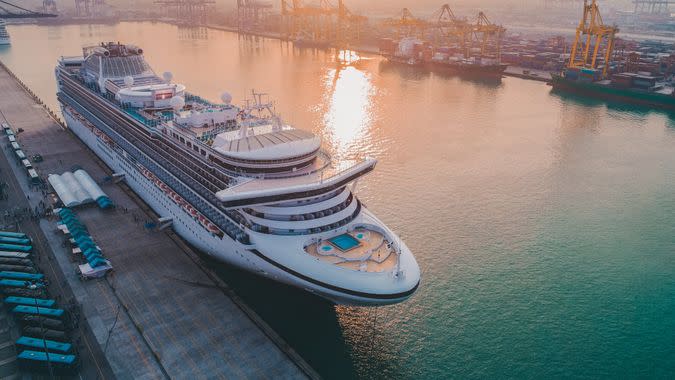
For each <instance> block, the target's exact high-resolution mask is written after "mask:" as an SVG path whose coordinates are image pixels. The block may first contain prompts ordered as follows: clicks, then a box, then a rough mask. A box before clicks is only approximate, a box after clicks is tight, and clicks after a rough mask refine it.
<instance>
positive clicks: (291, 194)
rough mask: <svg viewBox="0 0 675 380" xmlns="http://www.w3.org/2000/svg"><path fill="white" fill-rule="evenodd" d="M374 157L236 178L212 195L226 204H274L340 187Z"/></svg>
mask: <svg viewBox="0 0 675 380" xmlns="http://www.w3.org/2000/svg"><path fill="white" fill-rule="evenodd" d="M375 164H377V160H375V159H374V158H367V159H364V160H362V161H360V162H358V163H356V164H353V165H351V163H345V164H344V165H339V166H337V167H333V166H328V167H325V168H323V169H321V170H317V171H313V172H304V173H298V175H296V176H286V177H278V178H269V177H267V178H266V177H264V176H261V177H259V178H244V177H241V178H239V181H238V182H237V183H236V184H234V185H231V186H230V187H228V188H226V189H224V190H221V191H218V192H217V193H216V197H217V198H218V200H219V201H220V202H222V205H223V206H224V207H226V208H236V207H242V206H252V205H265V204H275V203H280V202H284V201H288V200H296V199H302V198H310V197H316V196H319V195H321V194H325V193H328V192H330V191H334V190H337V189H340V188H342V187H344V186H346V185H347V184H349V183H351V182H354V181H355V180H357V179H358V178H359V177H361V176H363V175H365V174H367V173H369V172H371V171H372V170H373V169H374V168H375Z"/></svg>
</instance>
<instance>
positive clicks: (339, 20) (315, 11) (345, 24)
mask: <svg viewBox="0 0 675 380" xmlns="http://www.w3.org/2000/svg"><path fill="white" fill-rule="evenodd" d="M281 19H282V20H281V21H282V36H283V37H284V38H285V39H295V40H297V39H304V40H307V41H312V42H321V43H330V44H334V45H335V46H337V47H344V46H346V45H348V43H349V42H350V41H353V40H355V39H358V38H359V37H360V32H361V28H362V27H363V24H365V22H366V21H367V19H366V18H365V17H363V16H359V15H356V14H353V13H352V12H351V11H350V10H349V9H348V8H347V7H346V6H345V4H344V2H343V1H342V0H338V4H337V6H334V5H333V4H331V2H330V1H328V0H319V1H315V2H314V3H312V4H306V3H305V2H303V1H301V0H281Z"/></svg>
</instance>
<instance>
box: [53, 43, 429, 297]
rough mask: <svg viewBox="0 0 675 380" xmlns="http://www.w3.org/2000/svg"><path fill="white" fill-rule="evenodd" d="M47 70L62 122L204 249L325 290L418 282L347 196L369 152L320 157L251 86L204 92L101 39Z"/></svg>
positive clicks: (385, 293)
mask: <svg viewBox="0 0 675 380" xmlns="http://www.w3.org/2000/svg"><path fill="white" fill-rule="evenodd" d="M55 74H56V79H57V87H58V93H57V96H58V100H59V103H60V107H61V111H62V113H63V115H64V118H65V120H66V123H67V126H68V128H69V129H70V130H72V131H73V133H75V134H76V135H77V136H78V137H79V138H80V139H81V140H82V141H83V142H84V143H85V144H86V145H87V146H88V147H89V148H90V149H91V150H92V151H94V152H95V153H96V155H98V156H99V157H100V158H101V159H102V160H103V161H105V163H106V164H107V165H108V166H109V167H110V168H111V169H112V170H113V171H114V172H115V173H116V175H117V176H120V177H123V178H124V180H125V181H126V183H127V184H128V185H129V186H130V187H131V189H133V191H134V192H136V193H137V194H138V195H139V196H140V197H141V198H142V199H143V200H144V201H145V202H146V203H147V204H148V205H150V206H151V207H152V208H153V209H154V211H155V212H156V213H157V214H158V215H159V216H160V217H161V220H162V221H163V222H165V223H171V225H172V228H173V229H174V230H175V231H176V233H178V234H179V235H180V236H181V237H182V238H183V239H185V240H186V241H188V242H189V243H190V244H192V245H193V246H195V247H197V248H198V249H199V250H201V251H202V252H204V253H205V254H207V255H210V256H213V257H215V258H217V259H219V260H221V261H223V262H225V263H229V264H231V265H234V266H237V267H239V268H242V269H244V270H246V271H249V272H251V273H254V274H257V275H260V276H264V277H266V278H269V279H271V280H273V281H278V282H281V283H285V284H288V285H291V286H295V287H297V288H300V289H303V290H305V291H307V292H311V293H313V294H316V295H318V296H321V297H324V298H326V299H328V300H330V301H332V302H334V303H337V304H347V305H364V306H369V305H384V304H393V303H397V302H401V301H404V300H406V299H407V298H409V297H410V296H411V295H412V294H413V293H414V292H415V291H416V290H417V288H418V287H419V283H420V270H419V266H418V264H417V262H416V260H415V258H414V256H413V254H412V253H411V251H410V250H409V249H408V247H407V246H406V245H405V243H404V242H403V241H401V239H400V238H399V237H398V236H397V235H396V234H395V233H394V232H393V231H392V230H391V229H389V228H388V227H387V226H386V225H384V224H383V223H382V222H381V221H380V220H379V219H377V217H375V215H373V214H372V213H371V212H370V211H369V210H368V209H367V208H366V207H365V205H364V204H363V203H361V202H360V201H359V199H358V198H357V197H356V194H355V190H356V188H357V183H358V181H359V179H360V178H361V177H363V176H364V175H365V174H367V173H369V172H371V171H372V170H373V169H374V168H375V164H376V160H374V159H372V158H364V159H362V160H359V161H354V162H335V161H333V160H332V159H331V157H330V155H328V154H327V153H326V152H325V151H324V150H323V149H322V147H321V139H320V138H319V137H318V136H316V135H314V134H313V133H310V132H308V131H305V130H302V129H296V128H294V127H292V126H290V125H288V124H286V123H284V122H283V121H282V120H281V118H280V117H279V116H278V114H276V113H275V112H274V107H273V103H271V102H269V101H268V100H267V97H266V96H265V95H264V94H259V93H256V92H254V91H252V92H251V95H250V98H249V99H247V100H246V101H245V102H242V103H243V104H242V105H241V106H236V105H234V104H232V97H231V95H229V94H228V93H223V95H222V96H221V99H220V101H219V102H212V101H208V100H206V99H204V98H202V97H200V96H198V95H196V94H193V93H190V92H188V91H187V89H186V87H185V85H183V84H179V83H174V82H173V81H172V79H173V78H172V75H171V73H169V72H166V73H164V74H163V75H162V76H161V77H160V76H158V75H157V74H156V73H155V72H154V71H153V70H152V68H151V67H150V66H149V65H148V63H147V62H146V61H145V59H144V56H143V50H142V49H141V48H139V47H138V46H134V45H130V44H122V43H113V42H108V43H101V44H100V45H98V46H91V47H85V48H83V54H82V56H75V57H61V58H59V60H58V63H57V66H56V69H55Z"/></svg>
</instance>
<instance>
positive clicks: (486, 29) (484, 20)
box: [472, 12, 506, 59]
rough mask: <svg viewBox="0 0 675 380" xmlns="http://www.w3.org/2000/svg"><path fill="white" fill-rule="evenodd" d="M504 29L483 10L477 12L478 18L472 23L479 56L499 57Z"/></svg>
mask: <svg viewBox="0 0 675 380" xmlns="http://www.w3.org/2000/svg"><path fill="white" fill-rule="evenodd" d="M504 32H506V29H505V28H504V27H503V26H501V25H497V24H494V23H493V22H491V21H490V20H489V19H488V17H487V16H486V15H485V13H483V12H478V18H477V19H476V23H475V24H474V25H473V33H472V36H473V39H474V41H475V43H476V45H478V46H479V47H480V56H481V57H490V58H496V59H499V58H500V56H501V41H502V37H503V36H504Z"/></svg>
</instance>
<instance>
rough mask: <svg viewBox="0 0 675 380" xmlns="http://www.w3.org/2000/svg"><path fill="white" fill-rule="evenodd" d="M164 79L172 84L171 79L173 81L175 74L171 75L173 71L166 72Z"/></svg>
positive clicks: (163, 75)
mask: <svg viewBox="0 0 675 380" xmlns="http://www.w3.org/2000/svg"><path fill="white" fill-rule="evenodd" d="M162 77H163V78H164V80H165V81H167V82H171V79H173V74H171V71H165V72H164V74H162Z"/></svg>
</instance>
